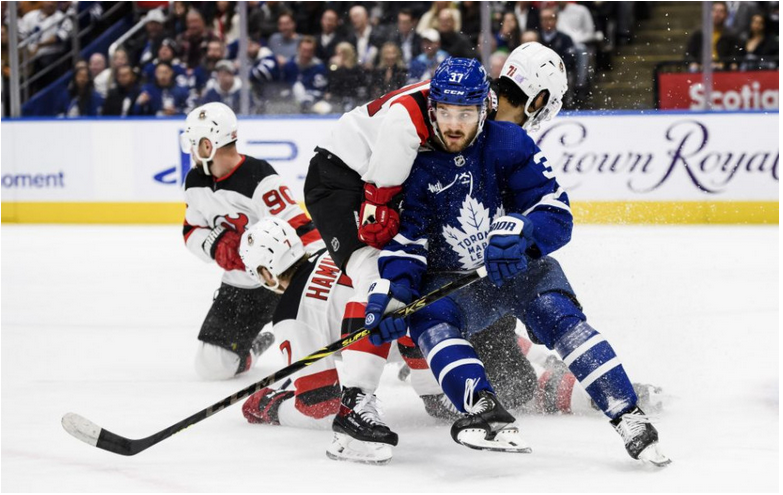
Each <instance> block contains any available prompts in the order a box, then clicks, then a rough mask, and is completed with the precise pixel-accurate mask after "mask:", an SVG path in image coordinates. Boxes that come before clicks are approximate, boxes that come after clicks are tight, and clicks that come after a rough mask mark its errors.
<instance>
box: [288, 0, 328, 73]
mask: <svg viewBox="0 0 783 495" xmlns="http://www.w3.org/2000/svg"><path fill="white" fill-rule="evenodd" d="M295 3H296V8H292V10H293V11H294V21H295V22H296V28H297V31H298V32H299V33H301V34H309V35H311V36H314V35H315V34H317V33H319V32H320V31H321V25H320V24H321V16H322V15H323V13H324V10H325V9H326V7H325V4H326V2H295ZM324 60H326V59H324Z"/></svg>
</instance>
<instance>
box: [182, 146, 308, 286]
mask: <svg viewBox="0 0 783 495" xmlns="http://www.w3.org/2000/svg"><path fill="white" fill-rule="evenodd" d="M241 156H242V160H241V161H240V162H239V164H237V166H236V167H234V169H233V170H232V171H231V172H229V173H228V174H227V175H225V176H224V177H221V178H220V179H215V178H214V177H212V176H206V175H204V174H203V173H202V172H200V171H199V170H198V169H195V168H194V169H192V170H191V171H190V172H188V176H187V178H186V179H185V202H186V203H187V209H186V210H185V223H184V226H183V229H182V234H183V236H184V237H185V245H186V246H187V247H188V249H190V251H192V252H193V253H194V254H195V255H196V256H198V257H199V258H201V259H202V260H204V261H206V262H210V261H212V260H213V256H214V253H211V252H209V248H208V247H207V246H205V244H204V241H205V240H206V239H207V236H209V234H210V232H211V231H212V229H214V228H215V227H217V226H220V225H222V226H223V227H226V228H230V229H233V230H236V231H237V232H238V233H239V234H242V233H243V232H244V231H245V229H246V228H247V227H248V226H250V225H253V224H254V223H256V222H258V221H259V220H260V219H261V218H263V217H265V216H268V215H274V216H276V217H279V218H282V219H283V220H286V221H287V222H288V223H289V224H290V225H291V226H292V227H293V228H294V229H296V233H297V234H298V235H299V237H300V238H301V239H302V242H303V243H304V245H305V249H306V250H307V251H308V252H314V251H315V250H318V249H321V248H323V241H321V236H320V235H319V234H318V231H317V230H316V229H315V226H314V225H313V223H312V221H311V220H310V219H309V218H308V217H307V215H305V213H304V211H302V209H301V208H300V207H299V205H298V204H297V203H296V201H294V198H293V195H292V194H291V191H290V190H289V189H288V187H287V186H286V185H285V184H283V181H282V179H281V178H280V176H279V175H277V172H275V170H274V169H273V168H272V166H271V165H270V164H269V163H267V162H266V161H264V160H258V159H255V158H253V157H249V156H245V155H241ZM223 282H225V283H227V284H229V285H232V286H235V287H241V288H256V287H260V286H261V285H260V284H259V282H258V280H256V279H255V277H252V276H250V275H249V274H248V273H247V272H245V271H244V270H231V271H227V272H225V273H224V274H223Z"/></svg>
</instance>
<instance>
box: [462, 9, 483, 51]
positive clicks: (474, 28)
mask: <svg viewBox="0 0 783 495" xmlns="http://www.w3.org/2000/svg"><path fill="white" fill-rule="evenodd" d="M459 13H460V17H461V19H462V27H461V28H460V30H459V31H460V32H461V33H462V34H464V35H465V36H467V37H468V39H469V40H470V44H471V45H473V46H478V41H479V35H480V34H481V2H460V3H459Z"/></svg>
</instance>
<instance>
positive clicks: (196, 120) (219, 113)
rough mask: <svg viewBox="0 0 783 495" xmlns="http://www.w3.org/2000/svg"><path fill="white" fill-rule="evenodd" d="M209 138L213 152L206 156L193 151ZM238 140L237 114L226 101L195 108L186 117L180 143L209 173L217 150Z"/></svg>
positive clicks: (184, 151) (184, 150) (183, 149)
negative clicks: (203, 140) (210, 164)
mask: <svg viewBox="0 0 783 495" xmlns="http://www.w3.org/2000/svg"><path fill="white" fill-rule="evenodd" d="M204 138H206V139H209V141H210V142H211V143H212V153H211V154H210V155H209V156H208V157H206V158H204V157H202V156H198V153H193V151H194V150H198V145H199V143H200V142H201V140H202V139H204ZM236 140H237V116H236V115H235V114H234V111H233V110H231V108H229V106H228V105H225V104H224V103H219V102H214V103H207V104H206V105H201V106H200V107H197V108H195V109H194V110H193V111H191V112H190V113H189V114H188V117H187V119H185V132H183V133H182V135H181V136H180V145H181V147H182V152H183V153H189V154H190V155H191V156H193V157H194V158H196V159H197V160H198V161H199V162H201V166H202V167H203V168H204V173H205V174H207V175H210V173H209V166H208V164H209V162H210V161H212V159H213V158H215V152H216V151H217V149H218V148H222V147H223V146H226V145H227V144H231V143H233V142H235V141H236Z"/></svg>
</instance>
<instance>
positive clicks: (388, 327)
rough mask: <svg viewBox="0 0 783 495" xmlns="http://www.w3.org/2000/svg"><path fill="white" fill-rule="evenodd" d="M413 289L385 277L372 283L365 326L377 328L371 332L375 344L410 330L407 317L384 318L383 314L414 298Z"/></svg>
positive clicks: (371, 328)
mask: <svg viewBox="0 0 783 495" xmlns="http://www.w3.org/2000/svg"><path fill="white" fill-rule="evenodd" d="M414 297H415V295H414V294H413V291H411V290H410V289H408V288H407V287H405V286H404V285H400V284H393V283H391V282H389V281H388V280H386V279H385V278H382V279H379V280H376V281H375V282H373V283H372V285H370V293H369V296H368V297H367V308H366V309H365V312H364V314H365V318H364V326H365V328H367V329H369V330H376V329H377V330H376V331H373V332H372V333H371V334H370V342H372V343H373V345H381V344H383V343H384V342H391V341H392V340H396V339H399V338H400V337H402V336H404V335H405V334H406V333H407V331H408V322H407V321H405V318H392V317H387V318H384V316H383V315H385V314H386V313H389V312H391V311H394V310H397V309H399V308H402V307H403V306H405V305H406V304H408V303H409V302H411V301H412V300H413V298H414Z"/></svg>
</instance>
